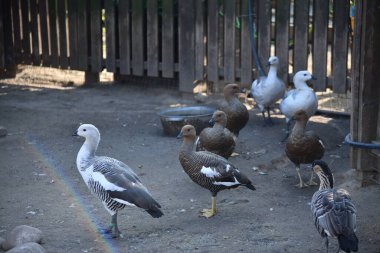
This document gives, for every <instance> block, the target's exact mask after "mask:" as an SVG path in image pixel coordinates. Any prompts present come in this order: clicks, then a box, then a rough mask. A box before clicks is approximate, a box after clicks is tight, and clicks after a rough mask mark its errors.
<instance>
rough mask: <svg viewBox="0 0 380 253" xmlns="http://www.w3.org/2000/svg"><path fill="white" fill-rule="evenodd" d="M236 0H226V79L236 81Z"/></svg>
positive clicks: (231, 81) (229, 81)
mask: <svg viewBox="0 0 380 253" xmlns="http://www.w3.org/2000/svg"><path fill="white" fill-rule="evenodd" d="M235 9H236V8H235V1H234V0H225V1H224V80H225V81H226V82H228V83H233V82H235Z"/></svg>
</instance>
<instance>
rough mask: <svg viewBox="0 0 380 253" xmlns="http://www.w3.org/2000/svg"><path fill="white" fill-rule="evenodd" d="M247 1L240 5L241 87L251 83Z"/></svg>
mask: <svg viewBox="0 0 380 253" xmlns="http://www.w3.org/2000/svg"><path fill="white" fill-rule="evenodd" d="M248 1H250V0H243V1H242V5H241V14H242V15H241V19H240V20H241V34H240V37H241V39H240V40H241V52H240V55H241V57H240V65H241V67H240V69H241V77H240V78H241V81H240V82H241V83H242V87H245V88H251V84H252V81H253V80H252V79H253V76H252V67H253V66H252V48H251V42H250V34H249V23H248V22H249V19H248V16H244V15H247V14H248Z"/></svg>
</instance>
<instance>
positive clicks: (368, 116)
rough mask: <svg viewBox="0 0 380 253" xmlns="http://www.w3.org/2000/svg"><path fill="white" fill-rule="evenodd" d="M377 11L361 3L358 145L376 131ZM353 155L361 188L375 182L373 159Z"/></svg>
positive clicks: (373, 3)
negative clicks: (358, 172) (355, 158)
mask: <svg viewBox="0 0 380 253" xmlns="http://www.w3.org/2000/svg"><path fill="white" fill-rule="evenodd" d="M379 8H380V4H379V2H378V1H368V0H363V14H362V18H363V23H362V35H361V44H360V46H361V48H360V54H359V55H360V69H359V70H358V71H360V79H359V97H358V100H359V116H358V122H359V123H358V141H359V142H367V143H368V142H371V141H373V140H375V139H376V137H377V128H378V126H377V119H376V117H377V115H378V113H377V110H378V108H379V96H380V86H379V85H378V84H379V82H380V78H379V77H378V75H376V71H377V68H378V66H379V65H380V49H379V47H378V45H379V43H380V35H379V33H378V27H379V26H380V19H379ZM355 36H356V34H355ZM357 155H358V157H357V158H358V161H357V162H358V163H357V167H356V168H357V169H358V170H359V171H360V177H361V183H362V185H363V186H365V185H369V184H373V183H374V182H373V181H372V179H378V176H379V168H377V167H376V166H377V161H376V157H375V156H374V155H373V154H372V153H371V151H370V150H367V149H359V150H358V152H357Z"/></svg>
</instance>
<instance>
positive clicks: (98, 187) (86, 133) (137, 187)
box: [74, 124, 163, 238]
mask: <svg viewBox="0 0 380 253" xmlns="http://www.w3.org/2000/svg"><path fill="white" fill-rule="evenodd" d="M74 136H81V137H84V138H85V142H84V143H83V145H82V147H81V148H80V150H79V152H78V155H77V160H76V163H77V167H78V170H79V172H80V174H81V175H82V178H83V180H84V182H85V183H86V185H87V187H88V188H89V189H90V191H91V193H92V194H93V195H95V196H96V197H98V198H99V199H100V200H101V201H102V203H103V205H104V207H105V209H106V210H107V211H108V212H109V213H110V215H111V216H112V220H111V224H110V227H109V229H107V230H106V231H105V232H106V233H107V234H110V235H111V236H112V237H113V238H117V237H122V234H121V232H120V231H119V229H118V225H117V213H118V211H120V210H122V209H123V208H125V207H126V206H127V205H128V206H136V207H139V208H142V209H144V210H145V211H146V212H148V213H149V214H150V215H151V216H152V217H154V218H159V217H161V216H162V215H163V213H162V211H161V210H160V208H161V206H160V204H159V203H158V202H157V201H156V200H154V199H153V197H152V195H151V194H150V193H149V191H148V189H147V188H146V187H145V186H144V185H143V184H142V182H141V180H140V178H139V177H138V176H137V175H136V173H135V172H134V171H133V170H132V169H131V168H130V167H128V165H126V164H124V163H123V162H121V161H119V160H116V159H114V158H111V157H107V156H97V155H96V150H97V148H98V145H99V142H100V133H99V130H98V129H97V128H96V127H95V126H94V125H91V124H83V125H81V126H80V127H79V128H78V130H77V131H76V132H75V133H74Z"/></svg>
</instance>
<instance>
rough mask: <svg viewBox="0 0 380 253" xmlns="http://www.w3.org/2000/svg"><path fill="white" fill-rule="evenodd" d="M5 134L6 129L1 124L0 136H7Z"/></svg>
mask: <svg viewBox="0 0 380 253" xmlns="http://www.w3.org/2000/svg"><path fill="white" fill-rule="evenodd" d="M7 134H8V131H7V129H6V128H5V127H3V126H0V137H5V136H7Z"/></svg>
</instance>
